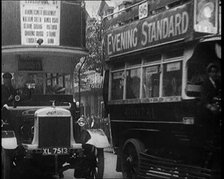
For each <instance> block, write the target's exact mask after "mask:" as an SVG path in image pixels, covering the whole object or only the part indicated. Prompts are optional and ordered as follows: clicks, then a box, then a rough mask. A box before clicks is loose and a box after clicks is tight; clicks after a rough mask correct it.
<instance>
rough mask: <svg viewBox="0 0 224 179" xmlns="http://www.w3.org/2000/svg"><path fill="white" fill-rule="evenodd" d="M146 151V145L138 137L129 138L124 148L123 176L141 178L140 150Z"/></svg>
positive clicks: (133, 178) (130, 178) (128, 178)
mask: <svg viewBox="0 0 224 179" xmlns="http://www.w3.org/2000/svg"><path fill="white" fill-rule="evenodd" d="M143 151H144V145H143V143H142V142H141V141H139V140H137V139H128V140H127V141H126V142H125V143H124V145H123V150H122V174H123V178H127V179H137V178H139V177H138V175H139V168H140V152H143Z"/></svg>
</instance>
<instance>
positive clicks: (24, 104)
mask: <svg viewBox="0 0 224 179" xmlns="http://www.w3.org/2000/svg"><path fill="white" fill-rule="evenodd" d="M24 94H26V93H24ZM77 109H78V108H77V106H76V105H75V103H73V98H72V96H71V95H33V96H29V95H25V97H24V95H22V94H20V95H16V96H15V100H14V101H13V104H12V105H7V104H6V105H4V106H3V108H2V124H1V127H2V149H1V155H2V178H3V179H15V178H20V179H23V178H29V179H31V178H44V177H46V178H49V176H57V177H59V178H63V172H64V171H65V170H67V169H74V177H75V178H103V172H104V152H103V148H104V147H108V146H109V143H108V140H107V137H106V135H105V133H104V132H103V131H102V130H101V129H88V130H84V129H82V130H81V126H83V125H84V124H85V123H84V120H82V118H79V119H78V117H76V116H77V115H78V112H77V111H78V110H77Z"/></svg>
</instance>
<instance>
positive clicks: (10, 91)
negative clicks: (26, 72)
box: [1, 72, 16, 107]
mask: <svg viewBox="0 0 224 179" xmlns="http://www.w3.org/2000/svg"><path fill="white" fill-rule="evenodd" d="M11 80H12V75H11V73H9V72H6V73H4V74H3V85H2V96H1V97H2V104H1V107H3V105H5V104H8V105H10V104H12V102H13V99H14V96H15V94H16V90H15V89H14V87H13V86H12V81H11Z"/></svg>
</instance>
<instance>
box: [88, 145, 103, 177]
mask: <svg viewBox="0 0 224 179" xmlns="http://www.w3.org/2000/svg"><path fill="white" fill-rule="evenodd" d="M95 160H96V165H95V167H94V168H93V169H92V170H91V171H90V177H87V179H93V178H96V179H103V174H104V151H103V148H97V154H96V158H95Z"/></svg>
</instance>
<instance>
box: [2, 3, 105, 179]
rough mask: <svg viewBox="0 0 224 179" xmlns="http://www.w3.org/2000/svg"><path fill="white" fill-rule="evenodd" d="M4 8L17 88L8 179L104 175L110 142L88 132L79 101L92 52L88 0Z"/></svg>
mask: <svg viewBox="0 0 224 179" xmlns="http://www.w3.org/2000/svg"><path fill="white" fill-rule="evenodd" d="M1 5H2V58H1V67H2V71H1V72H2V74H3V73H4V74H5V73H6V72H7V73H10V74H11V75H9V76H12V79H11V80H12V85H13V87H14V88H15V93H12V94H11V95H12V97H13V98H11V99H10V100H8V101H4V103H3V101H2V110H1V122H2V123H1V132H2V140H1V171H2V172H1V178H3V179H16V178H18V179H19V178H21V179H25V178H43V177H44V178H50V177H51V175H55V176H57V177H60V178H63V172H64V171H65V170H68V169H73V170H74V169H75V170H74V177H76V178H95V177H97V178H103V172H104V153H103V148H104V146H105V144H106V145H108V146H109V143H108V141H107V138H106V135H105V134H104V132H103V131H102V130H98V129H93V130H91V129H88V130H82V127H83V125H84V120H83V119H82V118H80V116H79V105H78V104H77V103H76V102H77V101H75V100H74V98H73V93H74V89H73V88H74V84H73V83H74V69H75V66H76V65H77V63H79V62H80V59H81V58H83V57H85V56H86V55H88V50H87V49H86V48H85V30H86V25H85V20H86V19H85V8H84V7H85V6H84V5H83V1H67V0H63V1H57V0H50V1H47V0H43V1H42V0H35V1H2V2H1ZM2 78H4V75H3V76H2ZM4 81H5V79H3V80H2V82H4ZM2 91H3V90H2ZM2 95H6V94H5V93H2ZM3 97H5V96H2V98H3ZM7 98H8V97H7ZM8 99H9V98H8ZM105 142H106V143H105Z"/></svg>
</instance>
